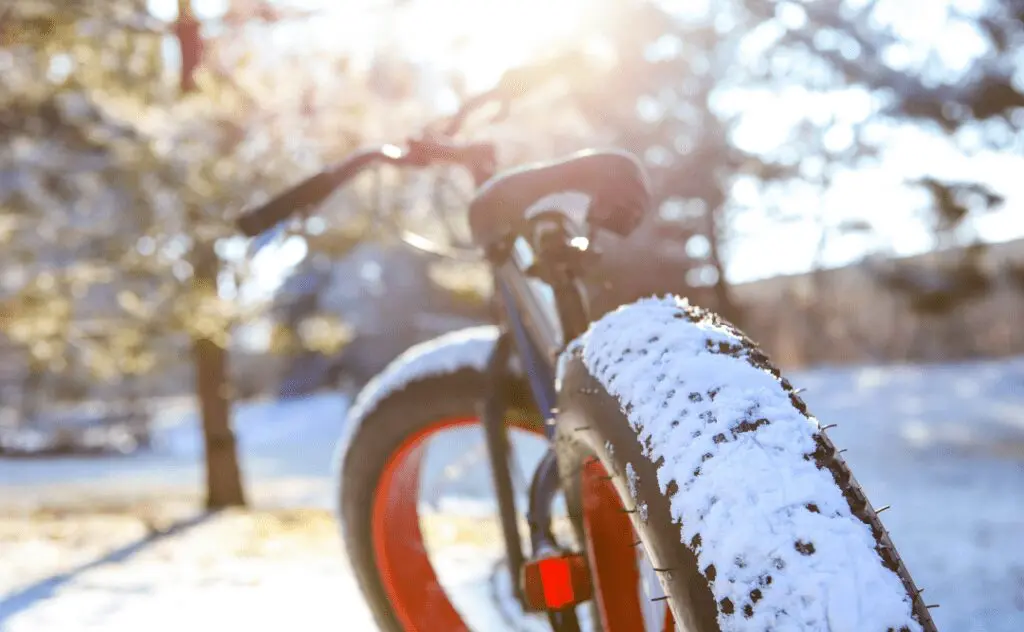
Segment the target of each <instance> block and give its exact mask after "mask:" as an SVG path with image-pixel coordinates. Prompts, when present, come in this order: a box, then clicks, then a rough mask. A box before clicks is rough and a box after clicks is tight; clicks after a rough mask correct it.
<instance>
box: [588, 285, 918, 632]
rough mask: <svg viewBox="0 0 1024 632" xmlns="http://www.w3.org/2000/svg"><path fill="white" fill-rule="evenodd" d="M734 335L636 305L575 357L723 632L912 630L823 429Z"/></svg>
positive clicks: (599, 328) (681, 312)
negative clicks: (649, 483)
mask: <svg viewBox="0 0 1024 632" xmlns="http://www.w3.org/2000/svg"><path fill="white" fill-rule="evenodd" d="M743 345H744V342H743V340H742V339H741V338H740V337H739V336H737V335H736V333H735V332H734V331H733V330H731V329H729V328H727V327H725V326H722V325H721V324H719V323H716V322H715V321H714V320H712V319H711V318H707V317H704V318H699V316H698V315H697V314H695V313H694V312H692V311H691V310H690V309H689V306H688V304H687V303H686V301H685V300H682V299H676V298H674V297H670V298H664V299H657V298H651V299H644V300H641V301H638V302H636V303H633V304H631V305H627V306H624V307H621V308H619V309H617V310H616V311H614V312H612V313H610V314H607V315H605V316H604V317H603V318H602V319H600V320H599V321H597V322H596V323H594V324H593V325H591V327H590V328H589V329H588V331H587V332H586V333H585V334H584V335H583V336H581V338H580V339H579V340H577V341H575V342H574V344H573V345H571V347H570V351H569V352H570V353H577V354H579V355H580V356H581V357H582V359H583V363H584V365H585V366H586V367H587V369H588V370H589V371H590V373H591V374H592V375H593V376H594V377H596V378H597V379H598V381H600V382H601V383H602V384H603V385H604V387H605V388H606V389H607V390H608V391H609V392H610V393H611V394H613V395H615V397H616V398H617V399H618V401H619V404H620V406H621V407H622V408H623V411H624V412H625V413H626V416H627V418H628V419H629V422H630V424H631V425H632V426H633V427H634V429H635V430H636V431H637V433H638V437H639V439H640V441H641V443H642V444H644V445H646V446H648V452H647V454H646V456H647V457H648V458H650V459H651V461H652V462H654V463H658V461H659V460H662V461H663V463H662V464H661V465H660V467H658V470H657V471H658V483H659V486H660V488H661V491H662V493H666V490H670V489H671V491H668V493H669V494H670V497H671V501H670V502H671V513H672V516H673V518H675V519H677V520H679V521H681V522H682V525H683V529H682V531H683V538H684V540H683V541H684V542H685V543H688V546H690V548H692V549H693V550H694V552H695V553H696V555H697V558H698V563H699V564H700V568H701V570H702V572H703V573H704V574H705V576H706V577H707V578H708V580H709V581H710V582H711V586H712V592H713V593H714V596H715V600H716V601H717V602H718V621H719V624H720V626H721V628H722V630H723V631H737V632H767V631H769V630H787V631H792V632H799V631H808V632H811V631H815V630H833V631H835V632H855V631H861V632H868V631H870V630H877V631H879V632H883V631H885V630H902V629H909V630H915V631H916V630H920V629H921V626H920V625H919V624H918V623H917V622H916V621H914V620H913V618H912V616H911V611H912V606H911V601H910V599H909V597H908V596H907V594H906V590H905V589H904V587H903V584H902V582H901V580H900V578H899V576H898V575H897V574H896V573H894V572H893V571H891V570H889V569H887V568H886V567H885V566H884V565H883V561H882V559H881V557H880V556H879V555H878V553H877V552H876V551H875V547H876V542H875V539H874V536H873V535H872V533H871V529H870V527H869V526H868V525H866V524H865V523H864V522H862V521H861V520H860V519H859V518H858V517H856V516H855V515H853V513H852V512H851V510H850V506H849V503H848V502H847V501H846V499H845V498H844V497H843V495H842V493H841V490H840V489H839V488H838V487H837V486H836V484H835V482H834V481H833V479H832V474H831V473H830V472H829V471H828V469H825V468H821V469H819V468H818V467H817V466H816V463H815V460H814V459H809V458H805V455H811V454H812V453H814V452H815V449H816V446H815V441H814V435H815V434H816V433H817V432H818V425H817V423H816V421H815V420H814V419H809V418H808V417H806V416H804V415H803V414H801V413H800V412H799V411H798V410H797V409H796V408H795V407H794V405H793V404H792V403H791V402H790V396H789V393H788V392H787V391H786V389H784V388H783V385H782V383H781V382H780V380H779V379H778V378H777V377H776V376H774V375H772V374H771V373H769V372H768V371H766V370H764V369H763V368H760V367H758V366H755V365H754V363H752V362H749V361H748V359H747V355H748V354H747V353H746V352H745V351H739V353H740V354H742V357H735V356H734V354H732V353H729V350H730V349H736V350H740V349H742V348H743Z"/></svg>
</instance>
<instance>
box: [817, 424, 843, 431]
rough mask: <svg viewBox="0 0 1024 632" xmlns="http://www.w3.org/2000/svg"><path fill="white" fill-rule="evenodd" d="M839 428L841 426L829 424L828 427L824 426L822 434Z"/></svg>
mask: <svg viewBox="0 0 1024 632" xmlns="http://www.w3.org/2000/svg"><path fill="white" fill-rule="evenodd" d="M837 427H839V424H829V425H827V426H823V427H822V428H821V432H825V431H826V430H831V429H832V428H837Z"/></svg>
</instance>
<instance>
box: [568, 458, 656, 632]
mask: <svg viewBox="0 0 1024 632" xmlns="http://www.w3.org/2000/svg"><path fill="white" fill-rule="evenodd" d="M582 487H583V489H582V492H583V526H584V532H585V538H586V550H587V561H588V563H589V564H590V573H591V578H592V580H593V582H594V599H595V601H596V605H597V610H598V616H600V617H601V621H602V622H603V623H604V629H605V630H606V632H644V631H645V627H644V617H643V610H642V608H641V604H640V591H639V590H638V587H639V584H640V572H639V569H638V568H637V554H638V549H637V546H639V545H638V542H639V536H638V535H637V534H636V531H635V530H634V529H633V524H632V522H631V520H630V518H629V514H627V513H626V511H625V509H624V507H623V505H622V501H621V500H620V498H619V495H618V493H617V492H616V491H615V486H614V485H613V484H612V482H611V481H610V480H609V479H608V473H607V471H606V470H605V468H604V466H603V465H602V464H601V462H600V461H597V460H596V459H594V460H591V461H589V462H588V463H587V465H586V466H585V467H584V468H583V486H582ZM674 629H675V622H674V621H673V619H672V611H671V610H669V609H668V608H666V609H665V620H664V622H663V623H662V630H663V632H670V631H671V630H674Z"/></svg>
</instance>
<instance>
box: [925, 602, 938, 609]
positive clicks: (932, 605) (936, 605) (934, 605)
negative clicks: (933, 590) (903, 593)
mask: <svg viewBox="0 0 1024 632" xmlns="http://www.w3.org/2000/svg"><path fill="white" fill-rule="evenodd" d="M938 607H939V604H937V603H933V604H931V605H930V606H925V608H929V609H931V608H938Z"/></svg>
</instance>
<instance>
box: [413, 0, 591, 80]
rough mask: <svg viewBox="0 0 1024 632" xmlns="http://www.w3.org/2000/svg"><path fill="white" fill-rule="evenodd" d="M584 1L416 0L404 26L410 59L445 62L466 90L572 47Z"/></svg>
mask: <svg viewBox="0 0 1024 632" xmlns="http://www.w3.org/2000/svg"><path fill="white" fill-rule="evenodd" d="M586 6H587V5H586V0H514V1H512V0H415V1H414V2H413V3H412V5H411V6H410V7H409V10H408V12H407V14H406V16H405V18H406V19H405V20H404V24H403V26H404V27H405V28H403V29H402V31H403V36H404V37H403V43H404V45H405V46H406V47H408V48H409V49H410V50H411V51H412V52H413V53H414V54H415V53H417V51H419V54H420V55H423V56H425V57H426V56H429V57H431V58H434V57H435V56H437V57H444V58H447V59H446V60H445V65H447V66H449V67H450V68H452V69H454V70H457V71H459V72H461V73H462V74H463V75H464V76H465V78H466V80H467V82H468V83H469V84H470V85H478V84H484V83H489V82H491V81H494V80H495V79H496V78H497V77H498V76H499V75H501V73H502V72H504V71H505V70H508V69H509V68H511V67H513V66H516V65H518V64H522V63H525V62H528V61H529V60H531V59H534V58H536V57H537V56H540V55H544V54H546V53H549V52H551V51H561V50H564V49H566V48H569V47H572V46H574V45H576V42H577V40H578V39H579V38H581V37H582V34H583V32H584V26H585V24H586V22H587V9H586Z"/></svg>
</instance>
